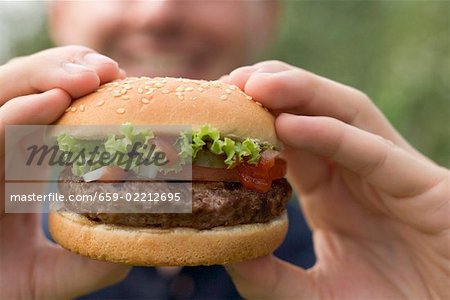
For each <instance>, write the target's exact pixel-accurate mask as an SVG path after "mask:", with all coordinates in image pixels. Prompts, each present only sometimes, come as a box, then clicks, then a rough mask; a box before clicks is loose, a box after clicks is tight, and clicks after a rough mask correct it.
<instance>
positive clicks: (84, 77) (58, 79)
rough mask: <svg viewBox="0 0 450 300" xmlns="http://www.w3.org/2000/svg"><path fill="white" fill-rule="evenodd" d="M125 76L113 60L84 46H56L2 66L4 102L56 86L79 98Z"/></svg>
mask: <svg viewBox="0 0 450 300" xmlns="http://www.w3.org/2000/svg"><path fill="white" fill-rule="evenodd" d="M121 76H123V73H122V72H121V71H120V69H119V67H118V64H117V63H116V62H115V61H113V60H112V59H110V58H108V57H106V56H103V55H100V54H98V53H96V52H94V51H93V50H91V49H89V48H86V47H81V46H67V47H61V48H54V49H50V50H46V51H42V52H39V53H37V54H34V55H31V56H28V57H22V58H18V59H14V60H12V61H11V62H9V63H7V64H6V65H4V66H1V67H0V81H1V82H8V83H9V84H7V85H4V86H3V87H2V89H1V90H0V105H1V104H3V103H5V102H6V101H8V100H10V99H12V98H16V97H18V96H23V95H29V94H35V93H39V92H44V91H47V90H50V89H54V88H61V89H63V90H65V91H67V92H68V93H69V94H70V95H71V96H72V98H78V97H80V96H82V95H85V94H87V93H89V92H92V91H94V90H95V89H96V88H97V87H98V86H99V85H100V84H101V83H103V82H108V81H111V80H113V79H115V78H119V77H121Z"/></svg>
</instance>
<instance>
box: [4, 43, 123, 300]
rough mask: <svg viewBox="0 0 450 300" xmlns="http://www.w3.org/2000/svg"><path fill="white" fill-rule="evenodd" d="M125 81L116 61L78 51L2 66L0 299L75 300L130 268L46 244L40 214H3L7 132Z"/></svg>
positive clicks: (46, 120) (47, 120)
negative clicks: (106, 85) (107, 85)
mask: <svg viewBox="0 0 450 300" xmlns="http://www.w3.org/2000/svg"><path fill="white" fill-rule="evenodd" d="M124 76H125V73H124V71H122V70H121V69H120V68H119V66H118V64H117V63H116V62H115V61H113V60H112V59H110V58H108V57H106V56H103V55H100V54H98V53H96V52H95V51H93V50H91V49H89V48H85V47H81V46H66V47H60V48H53V49H49V50H45V51H42V52H39V53H36V54H33V55H30V56H26V57H19V58H15V59H13V60H11V61H10V62H8V63H6V64H5V65H2V66H0V82H1V83H2V88H1V89H0V165H1V171H0V172H1V173H0V179H1V181H2V182H1V184H0V247H1V249H0V274H1V275H0V276H1V278H0V291H1V292H0V296H1V297H0V298H3V299H16V298H25V299H30V298H52V299H56V298H58V299H60V298H74V297H77V296H80V295H83V294H87V293H89V292H92V291H94V290H97V289H100V288H102V287H105V286H108V285H111V284H114V283H116V282H118V281H120V280H122V279H123V278H125V276H126V275H127V273H128V271H129V269H130V268H129V267H128V266H124V265H119V264H113V263H107V262H100V261H95V260H91V259H88V258H85V257H82V256H79V255H76V254H74V253H71V252H68V251H66V250H64V249H63V248H61V247H60V246H58V245H56V244H54V243H52V242H50V241H48V240H47V239H46V238H45V236H44V234H43V232H42V229H41V215H40V214H31V213H30V214H6V213H5V209H4V200H5V199H4V194H5V191H4V183H5V174H4V170H5V168H4V166H5V153H4V149H5V125H12V124H14V125H44V124H51V123H53V122H54V121H56V120H57V119H58V118H59V117H60V116H61V115H62V114H63V113H64V111H65V109H66V108H67V107H69V106H70V103H71V101H72V99H75V98H78V97H81V96H83V95H86V94H88V93H91V92H93V91H95V90H96V89H97V88H98V87H99V85H100V84H102V83H105V82H109V81H112V80H114V79H116V78H122V77H124Z"/></svg>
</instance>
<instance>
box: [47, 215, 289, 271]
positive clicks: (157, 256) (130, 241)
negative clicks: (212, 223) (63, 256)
mask: <svg viewBox="0 0 450 300" xmlns="http://www.w3.org/2000/svg"><path fill="white" fill-rule="evenodd" d="M287 227H288V220H287V216H286V213H284V214H283V215H282V216H280V217H278V218H276V219H274V220H272V221H271V222H269V223H257V224H245V225H239V226H229V227H216V228H213V229H210V230H196V229H190V228H173V229H154V228H139V227H126V226H117V225H111V224H99V223H96V222H93V221H90V220H89V219H87V218H86V217H84V216H81V215H78V214H75V213H69V212H64V213H63V212H52V213H50V215H49V229H50V233H51V234H52V237H53V239H54V240H55V241H56V242H58V243H59V244H60V245H61V246H63V247H64V248H66V249H69V250H71V251H74V252H76V253H79V254H82V255H85V256H88V257H91V258H94V259H99V260H107V261H111V262H117V263H125V264H129V265H139V266H189V265H214V264H228V263H232V262H237V261H242V260H246V259H252V258H256V257H259V256H263V255H267V254H269V253H272V252H273V251H274V250H275V249H276V248H277V247H278V246H279V245H280V244H281V242H282V241H283V239H284V237H285V235H286V232H287Z"/></svg>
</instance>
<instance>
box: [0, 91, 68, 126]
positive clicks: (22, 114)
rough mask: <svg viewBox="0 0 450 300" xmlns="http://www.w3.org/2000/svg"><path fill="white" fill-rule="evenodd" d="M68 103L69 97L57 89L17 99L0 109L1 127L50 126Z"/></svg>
mask: <svg viewBox="0 0 450 300" xmlns="http://www.w3.org/2000/svg"><path fill="white" fill-rule="evenodd" d="M70 102H71V97H70V95H68V94H67V93H66V92H65V91H63V90H61V89H58V88H56V89H52V90H49V91H47V92H44V93H41V94H36V95H28V96H22V97H17V98H14V99H13V100H11V101H8V102H7V103H5V104H4V105H3V106H2V107H0V121H1V123H2V124H3V125H6V124H14V125H27V124H29V125H41V124H51V123H53V122H54V121H56V120H57V119H58V118H59V117H60V116H61V115H62V114H63V113H64V111H65V109H66V108H67V107H68V106H69V105H70ZM2 133H3V132H2Z"/></svg>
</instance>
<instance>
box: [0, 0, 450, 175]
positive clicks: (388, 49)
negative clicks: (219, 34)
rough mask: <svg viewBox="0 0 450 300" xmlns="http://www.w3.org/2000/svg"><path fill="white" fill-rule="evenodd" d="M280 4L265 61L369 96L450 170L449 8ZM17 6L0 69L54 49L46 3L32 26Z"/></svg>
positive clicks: (433, 4)
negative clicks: (48, 32) (274, 35)
mask: <svg viewBox="0 0 450 300" xmlns="http://www.w3.org/2000/svg"><path fill="white" fill-rule="evenodd" d="M282 2H283V3H284V8H283V12H282V14H281V17H280V18H281V25H280V35H279V36H278V38H277V40H276V42H275V44H274V46H273V49H272V51H270V53H268V54H267V55H265V56H264V57H263V58H264V59H269V58H276V59H280V60H283V61H286V62H288V63H291V64H293V65H297V66H301V67H302V68H305V69H308V70H311V71H313V72H315V73H318V74H320V75H323V76H326V77H329V78H331V79H334V80H337V81H340V82H342V83H345V84H348V85H351V86H354V87H356V88H358V89H360V90H362V91H364V92H365V93H367V94H368V95H369V96H370V97H371V98H372V99H373V101H374V102H375V103H376V104H377V105H378V106H379V107H380V109H381V110H382V111H383V112H384V113H385V114H386V116H387V117H388V119H389V120H390V121H391V122H392V123H393V124H394V126H395V127H396V128H397V129H398V130H399V131H400V132H401V133H402V134H403V135H404V136H405V137H406V138H407V139H408V140H409V141H410V142H411V143H412V144H413V145H414V146H415V147H416V148H418V149H419V150H420V151H422V152H423V153H425V154H426V155H428V156H429V157H431V158H432V159H433V160H435V161H436V162H438V163H440V164H442V165H445V166H447V167H448V166H450V76H449V75H450V2H449V1H282ZM16 5H17V4H16ZM29 5H30V4H28V8H24V7H22V8H20V9H22V10H23V11H25V15H26V14H27V13H28V12H27V9H28V10H30V8H29V7H30V6H29ZM13 6H14V5H13V4H12V3H9V4H1V5H0V19H1V22H0V34H2V36H3V38H2V40H3V42H2V43H8V45H3V50H2V51H0V63H4V62H5V61H6V60H8V59H9V58H11V57H14V56H17V55H25V54H29V53H33V52H35V51H38V50H40V49H44V48H47V47H49V46H51V43H50V41H49V39H48V37H47V35H46V33H45V32H46V30H45V22H43V19H44V13H43V11H44V9H43V8H42V7H43V6H44V4H42V3H41V4H33V7H34V8H33V9H32V13H31V14H30V16H33V18H32V19H30V18H28V19H27V17H26V16H25V19H24V18H23V17H18V16H17V14H15V13H14V14H11V12H14V10H13V9H12V8H11V7H13ZM16 9H17V8H16ZM7 10H9V12H5V11H7ZM22 13H23V12H22ZM30 22H31V25H30ZM1 25H3V26H1ZM27 26H28V27H27ZM2 27H3V30H2ZM7 30H9V31H8V32H7ZM24 31H25V32H24ZM5 32H6V33H7V34H8V35H5ZM19 32H22V34H19ZM0 50H1V49H0Z"/></svg>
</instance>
